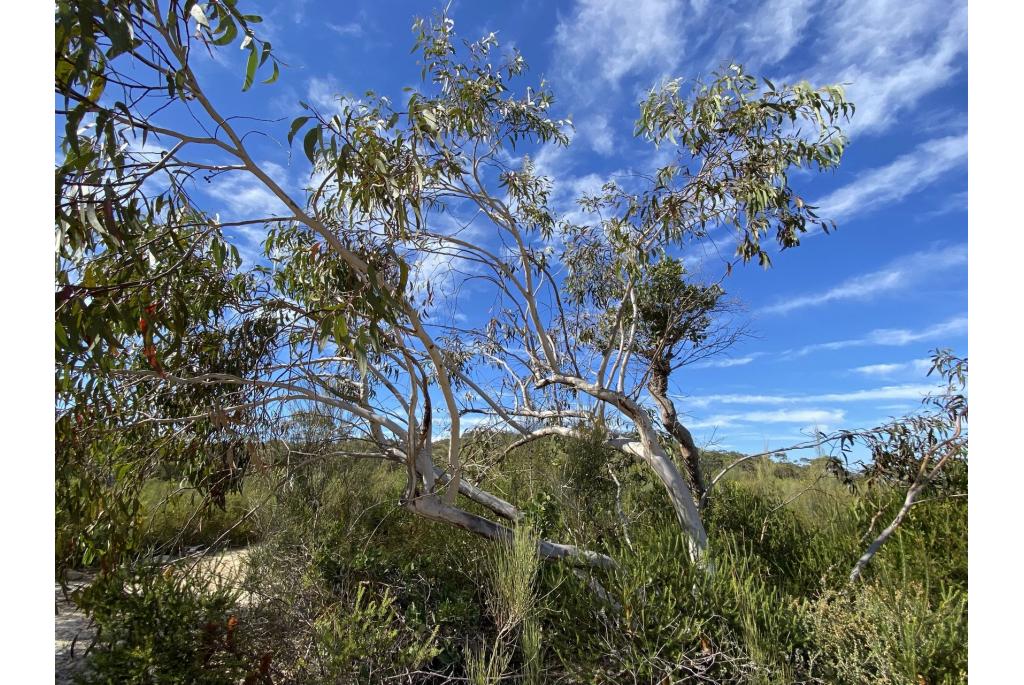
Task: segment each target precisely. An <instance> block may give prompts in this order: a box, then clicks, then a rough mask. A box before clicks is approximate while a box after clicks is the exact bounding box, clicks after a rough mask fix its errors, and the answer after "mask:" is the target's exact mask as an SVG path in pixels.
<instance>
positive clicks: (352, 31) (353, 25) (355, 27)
mask: <svg viewBox="0 0 1024 685" xmlns="http://www.w3.org/2000/svg"><path fill="white" fill-rule="evenodd" d="M327 28H329V29H330V30H331V31H334V32H335V33H337V34H338V35H339V36H346V37H351V38H358V37H359V36H362V35H363V26H362V24H359V23H358V22H354V21H353V22H349V23H347V24H331V23H328V24H327Z"/></svg>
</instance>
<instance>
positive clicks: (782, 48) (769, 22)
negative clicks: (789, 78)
mask: <svg viewBox="0 0 1024 685" xmlns="http://www.w3.org/2000/svg"><path fill="white" fill-rule="evenodd" d="M813 5H814V2H813V0H768V1H767V2H762V3H760V7H759V8H758V10H757V11H756V12H755V13H754V14H753V15H752V16H750V18H749V19H748V20H747V21H745V22H743V24H741V30H746V31H747V34H746V40H745V41H744V47H745V53H746V55H747V56H748V58H749V59H750V60H751V61H753V62H755V63H757V64H759V65H760V66H767V65H770V64H775V63H777V62H781V61H782V60H783V59H784V58H785V57H786V56H787V55H789V54H790V52H792V50H793V48H795V47H796V45H797V43H799V42H800V39H801V37H802V34H803V30H804V28H805V27H806V26H807V23H808V22H809V21H810V20H811V17H812V16H813V13H814V7H813Z"/></svg>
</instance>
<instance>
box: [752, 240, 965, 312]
mask: <svg viewBox="0 0 1024 685" xmlns="http://www.w3.org/2000/svg"><path fill="white" fill-rule="evenodd" d="M966 264H967V245H966V244H963V245H953V246H949V247H944V248H937V249H932V250H927V251H924V252H916V253H914V254H911V255H907V256H905V257H900V258H899V259H897V260H895V261H893V262H892V263H890V264H889V265H888V266H886V267H885V268H883V269H879V270H877V271H872V272H870V273H866V274H863V275H861V276H856V277H854V278H850V279H847V280H845V281H843V282H842V283H840V284H839V285H837V286H835V287H833V288H830V289H828V290H826V291H824V292H822V293H818V294H815V295H804V296H802V297H792V298H789V299H786V300H781V301H779V302H778V303H776V304H773V305H771V306H769V307H765V308H764V309H762V310H761V311H762V313H765V314H785V313H786V312H791V311H793V310H794V309H803V308H804V307H814V306H818V305H822V304H827V303H829V302H837V301H842V300H867V299H871V298H874V297H877V296H879V295H882V294H884V293H888V292H892V291H894V290H900V289H903V288H906V287H907V286H909V285H912V284H913V283H916V282H918V281H920V280H922V279H924V278H926V277H927V276H929V275H930V274H933V273H935V272H938V271H943V270H945V269H949V268H952V267H957V266H964V265H966Z"/></svg>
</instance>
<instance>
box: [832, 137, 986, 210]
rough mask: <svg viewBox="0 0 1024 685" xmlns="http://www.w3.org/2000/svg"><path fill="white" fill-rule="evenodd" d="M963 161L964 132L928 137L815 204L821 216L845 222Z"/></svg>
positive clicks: (921, 185)
mask: <svg viewBox="0 0 1024 685" xmlns="http://www.w3.org/2000/svg"><path fill="white" fill-rule="evenodd" d="M966 161H967V136H966V134H965V135H961V136H948V137H945V138H937V139H933V140H929V141H927V142H925V143H923V144H921V145H919V146H918V147H917V148H915V149H914V150H913V151H911V152H908V153H907V154H905V155H901V156H900V157H897V158H896V159H895V160H893V161H892V162H890V163H889V164H886V165H885V166H883V167H878V168H876V169H870V170H868V171H866V172H864V173H862V174H861V175H860V176H859V177H858V178H857V180H855V181H853V182H852V183H849V184H847V185H845V186H843V187H842V188H839V189H838V190H835V191H833V192H831V193H829V194H828V195H826V196H825V197H823V198H821V199H820V200H818V201H817V202H816V203H815V204H816V205H818V206H819V207H820V212H819V213H820V214H821V215H822V216H827V217H829V218H830V219H836V220H840V219H841V220H845V221H849V220H850V219H852V218H854V217H855V216H857V215H858V214H863V213H866V212H869V211H871V210H874V209H878V208H881V207H882V206H886V205H888V206H891V205H893V204H895V203H897V202H899V201H900V200H902V199H903V198H905V197H907V196H908V195H910V194H911V193H914V192H916V191H918V190H920V189H922V188H924V187H925V186H927V185H929V184H931V183H933V182H934V181H936V180H937V179H938V178H939V177H940V176H942V175H943V174H945V173H946V172H948V171H951V170H953V169H955V168H957V167H959V166H961V165H963V164H964V163H965V162H966Z"/></svg>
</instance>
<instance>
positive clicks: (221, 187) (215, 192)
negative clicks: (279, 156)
mask: <svg viewBox="0 0 1024 685" xmlns="http://www.w3.org/2000/svg"><path fill="white" fill-rule="evenodd" d="M260 166H261V168H262V169H263V170H264V171H265V172H267V174H269V175H270V177H271V178H272V179H274V181H275V182H277V183H278V184H280V185H282V186H283V187H284V188H288V173H287V171H286V170H285V169H284V167H282V166H281V165H280V164H275V163H273V162H261V163H260ZM206 192H207V194H209V195H210V196H211V197H213V198H214V199H216V200H218V201H220V202H222V203H223V204H224V208H225V209H226V210H227V213H228V214H229V215H230V216H231V217H232V218H234V219H254V218H261V217H269V216H288V215H290V212H289V211H288V210H287V208H286V207H285V206H284V204H283V203H282V202H281V200H279V199H278V197H277V196H276V195H274V194H273V193H272V192H270V190H269V189H268V188H267V187H266V186H265V185H263V183H262V182H261V181H260V180H259V179H257V178H256V177H255V176H253V175H252V174H249V173H248V172H229V173H226V174H222V175H220V176H218V177H216V178H215V179H214V180H213V181H212V182H211V183H210V185H209V186H207V187H206Z"/></svg>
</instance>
